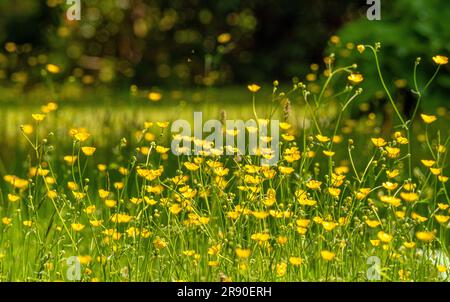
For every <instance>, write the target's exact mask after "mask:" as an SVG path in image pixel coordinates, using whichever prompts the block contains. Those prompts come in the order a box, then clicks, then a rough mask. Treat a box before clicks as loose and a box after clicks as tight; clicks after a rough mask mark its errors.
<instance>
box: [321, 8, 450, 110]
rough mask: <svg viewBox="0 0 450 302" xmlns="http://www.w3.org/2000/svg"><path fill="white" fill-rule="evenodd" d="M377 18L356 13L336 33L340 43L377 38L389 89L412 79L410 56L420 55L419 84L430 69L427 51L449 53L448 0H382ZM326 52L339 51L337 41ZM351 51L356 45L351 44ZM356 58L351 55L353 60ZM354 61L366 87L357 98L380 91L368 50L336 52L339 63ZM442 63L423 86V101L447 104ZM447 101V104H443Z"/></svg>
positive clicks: (448, 80) (447, 78) (448, 81)
mask: <svg viewBox="0 0 450 302" xmlns="http://www.w3.org/2000/svg"><path fill="white" fill-rule="evenodd" d="M381 17H382V20H381V21H368V20H367V19H365V18H362V19H361V20H359V21H354V22H351V23H348V24H346V25H345V26H343V27H342V28H341V29H340V30H339V31H338V35H339V36H340V37H341V41H342V42H341V43H343V44H345V43H347V42H352V43H355V44H359V43H363V44H372V45H374V44H375V43H376V42H381V45H382V48H381V64H382V66H381V69H382V70H383V73H384V76H385V79H386V80H387V81H388V83H389V88H390V89H391V91H394V90H397V94H396V95H397V98H400V97H401V96H400V95H399V94H398V90H399V89H400V90H402V89H403V90H410V89H413V88H414V85H413V69H414V63H415V61H416V58H418V57H421V59H422V60H421V64H420V65H419V67H418V72H417V76H418V82H419V87H423V86H424V85H425V83H426V82H427V81H428V80H429V79H430V77H431V76H432V75H433V73H434V72H435V70H436V64H434V63H433V61H432V57H433V56H435V55H437V54H442V55H447V56H448V54H449V53H450V31H448V28H449V27H450V5H449V2H448V0H414V1H409V0H396V1H382V16H381ZM327 51H328V52H336V55H337V56H339V55H341V54H343V53H342V52H341V51H340V50H339V47H336V46H331V47H329V49H328V50H327ZM353 51H354V52H356V49H354V50H353ZM355 60H356V61H355ZM354 62H356V63H358V69H359V70H360V71H361V72H362V73H363V74H364V76H365V78H366V79H373V80H371V81H365V82H364V84H363V85H362V86H363V87H364V89H365V90H366V92H368V93H365V94H363V95H362V97H361V99H362V100H368V98H370V97H373V96H374V95H375V96H377V95H378V96H380V97H383V96H382V95H383V93H382V87H381V85H380V82H379V81H376V79H378V75H377V70H376V66H375V64H374V61H373V55H372V54H371V53H370V51H368V50H366V52H364V53H363V54H362V55H351V56H346V55H345V53H344V56H340V64H343V65H346V64H352V63H354ZM448 71H449V67H448V65H446V66H443V68H442V69H441V72H440V75H439V77H438V78H437V79H436V81H435V82H434V83H433V87H432V89H429V90H428V92H427V94H428V95H427V97H426V100H425V102H424V105H426V106H428V107H430V106H431V107H435V106H438V105H447V98H448V93H449V91H450V90H449V89H450V73H449V72H448ZM447 106H448V105H447Z"/></svg>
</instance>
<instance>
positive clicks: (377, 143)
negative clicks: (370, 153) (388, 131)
mask: <svg viewBox="0 0 450 302" xmlns="http://www.w3.org/2000/svg"><path fill="white" fill-rule="evenodd" d="M371 140H372V143H373V144H374V145H375V146H376V147H384V146H386V144H387V142H386V141H385V140H384V138H381V137H378V138H372V139H371Z"/></svg>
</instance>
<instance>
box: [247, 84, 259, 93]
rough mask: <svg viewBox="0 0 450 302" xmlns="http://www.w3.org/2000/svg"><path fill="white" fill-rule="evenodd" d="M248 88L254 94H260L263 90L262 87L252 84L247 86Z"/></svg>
mask: <svg viewBox="0 0 450 302" xmlns="http://www.w3.org/2000/svg"><path fill="white" fill-rule="evenodd" d="M247 88H248V90H250V91H251V92H253V93H256V92H258V91H259V90H260V89H261V87H260V86H258V85H256V84H250V85H248V86H247Z"/></svg>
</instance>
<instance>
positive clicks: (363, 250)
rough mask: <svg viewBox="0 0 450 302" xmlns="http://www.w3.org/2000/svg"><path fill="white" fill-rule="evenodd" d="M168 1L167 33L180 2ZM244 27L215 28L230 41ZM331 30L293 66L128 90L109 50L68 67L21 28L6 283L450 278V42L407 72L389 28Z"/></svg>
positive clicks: (7, 158) (5, 232) (5, 211)
mask: <svg viewBox="0 0 450 302" xmlns="http://www.w3.org/2000/svg"><path fill="white" fill-rule="evenodd" d="M47 2H48V3H50V4H52V5H53V4H54V3H53V2H54V1H47ZM125 2H127V1H125ZM55 3H56V2H55ZM55 5H56V4H55ZM98 5H100V4H98ZM50 7H52V6H50ZM89 13H92V11H89ZM92 14H94V13H92ZM163 14H164V16H163V17H161V18H162V19H161V20H160V21H159V22H160V23H158V24H159V25H158V26H159V27H160V30H161V31H162V32H163V34H162V35H163V36H164V33H166V28H169V27H170V25H171V22H177V21H176V20H180V19H179V18H180V17H179V16H178V17H174V15H173V14H174V13H173V12H172V11H171V10H167V11H164V13H163ZM245 14H247V15H245ZM249 14H250V13H249V12H248V11H244V12H243V13H240V15H237V16H238V17H236V16H234V15H232V16H231V17H229V18H231V19H230V20H231V21H233V20H234V19H232V18H238V19H236V20H241V21H240V22H243V21H242V20H243V18H250V17H249ZM94 15H95V14H94ZM83 16H84V15H83V11H82V13H81V18H88V17H83ZM92 16H93V15H92ZM106 16H110V17H111V18H118V17H117V16H116V15H113V14H111V15H108V14H106ZM208 16H209V15H208V14H207V13H203V15H201V14H200V17H199V18H203V19H208ZM233 16H234V17H233ZM239 18H240V19H239ZM203 19H200V21H202V20H203ZM82 20H83V19H82ZM245 20H247V21H245V22H247V23H243V24H244V25H242V26H243V29H242V31H243V34H242V35H243V37H245V35H248V34H249V33H248V32H249V29H248V28H249V26H250V25H251V24H252V23H251V22H250V21H248V20H252V19H251V18H250V19H245ZM231 21H230V22H231ZM71 22H72V23H73V22H77V21H70V22H69V23H68V25H67V24H66V25H64V26H61V27H60V28H59V29H58V33H59V34H60V35H63V38H62V40H64V39H65V37H70V36H69V33H68V32H66V31H70V30H71V29H70V28H71V26H77V25H71ZM80 22H82V21H80ZM136 22H137V23H136ZM136 22H135V23H134V31H135V35H136V36H138V37H140V36H139V35H142V34H143V32H144V31H145V28H146V26H145V24H147V23H145V24H144V23H139V22H141V21H136ZM142 22H144V21H142ZM202 22H203V21H202ZM233 22H238V21H233ZM380 22H381V21H380ZM149 24H153V23H149ZM236 24H238V23H236ZM239 24H240V23H239ZM249 24H250V25H249ZM148 26H150V25H148ZM155 26H156V25H155ZM236 26H237V25H236ZM245 26H247V27H245ZM81 30H82V31H83V30H84V31H89V30H92V29H89V28H88V27H85V28H82V29H81ZM117 30H119V29H117ZM169 30H170V28H169V29H167V31H169ZM246 30H247V31H246ZM235 31H237V30H235ZM184 34H185V35H186V37H185V36H183V34H180V37H179V39H181V40H182V38H185V39H188V38H189V37H190V38H192V36H195V35H194V33H192V32H191V33H184ZM236 35H237V33H235V32H233V31H230V32H225V33H223V32H222V33H220V34H215V35H214V39H213V40H211V41H212V42H211V43H216V44H217V45H218V46H217V48H216V51H217V52H215V53H214V54H215V55H217V56H218V54H222V55H223V54H224V53H226V51H227V49H228V48H230V49H231V47H232V45H233V43H234V42H233V41H234V39H235V36H236ZM0 38H1V36H0ZM66 39H71V38H66ZM99 39H100V38H99ZM105 39H106V38H105ZM325 40H327V41H328V42H327V43H328V44H329V45H330V47H331V48H332V49H331V50H330V51H328V50H326V51H325V55H321V56H320V61H317V60H316V61H315V62H318V63H314V61H313V62H306V61H305V62H304V63H303V67H301V68H304V69H302V70H305V71H306V72H305V73H304V74H303V75H302V76H298V77H293V78H291V79H287V80H286V79H278V77H275V76H273V75H271V74H267V73H264V78H263V79H262V78H261V77H259V76H258V78H257V79H255V80H246V81H245V83H238V84H236V85H234V86H232V87H231V88H226V87H225V88H223V87H222V88H221V87H220V85H218V84H217V85H218V86H219V87H217V86H216V83H218V82H220V79H221V74H227V71H226V70H225V69H224V70H220V69H218V71H217V70H216V71H214V70H213V69H214V68H213V67H211V68H212V69H211V70H206V71H205V72H204V73H203V76H202V78H201V79H200V81H201V82H202V84H201V87H200V88H192V86H183V85H179V86H178V85H175V86H174V85H168V86H167V87H165V86H163V85H158V86H156V85H154V86H146V85H141V84H135V83H133V82H126V84H121V88H120V92H117V91H119V90H114V89H110V88H107V84H106V82H107V80H108V79H109V78H108V77H110V76H111V73H110V72H111V69H110V67H108V66H110V65H107V64H108V63H107V62H108V61H107V60H105V61H102V63H98V64H100V65H99V66H100V67H98V68H99V70H98V72H99V73H98V75H97V74H94V73H88V72H85V71H83V68H81V67H80V68H76V69H75V70H74V71H73V72H72V71H71V72H70V74H69V75H68V74H67V73H66V72H67V65H65V64H63V63H59V61H58V60H57V59H55V60H52V56H51V55H44V54H41V55H33V54H32V52H30V53H28V52H27V49H26V46H23V45H22V44H20V43H19V42H8V43H6V44H5V49H6V50H5V51H4V52H5V54H0V68H1V69H0V76H2V74H3V75H5V73H7V72H11V73H12V71H11V70H10V69H8V68H12V67H8V68H6V67H5V68H3V67H2V66H6V65H4V64H7V62H10V63H11V62H13V61H14V60H16V62H18V61H20V60H22V59H23V58H22V57H25V60H26V61H27V62H28V63H27V64H28V65H26V67H20V68H19V67H17V66H18V65H14V66H16V67H17V68H18V69H19V71H15V73H12V74H13V80H11V79H6V80H5V81H8V82H9V81H15V83H22V84H21V86H20V90H17V86H15V87H16V88H11V86H9V87H8V89H7V85H6V84H5V85H3V88H1V90H0V99H2V100H0V136H1V139H0V146H1V149H2V151H0V176H1V179H0V182H1V184H0V219H1V221H0V281H45V282H49V281H52V282H53V281H72V282H73V281H79V282H96V281H97V282H98V281H99V282H111V281H112V282H130V281H131V282H135V281H163V282H166V281H167V282H172V281H189V282H190V281H221V282H226V281H258V282H259V281H270V282H286V281H288V282H290V281H383V282H385V281H388V282H389V281H393V282H394V281H449V278H450V276H449V272H448V270H449V266H450V254H449V250H450V236H449V233H448V229H449V228H450V197H449V185H448V184H449V182H448V175H449V172H450V170H449V160H448V149H449V142H450V131H449V127H448V125H449V123H450V113H449V111H448V109H449V108H448V101H447V100H445V102H443V103H439V104H438V105H436V106H430V105H429V104H430V103H431V102H432V101H433V98H434V95H433V91H435V90H439V89H440V88H439V87H441V86H440V85H441V84H440V83H444V82H445V81H444V80H442V79H445V77H446V76H448V72H449V69H448V66H449V65H448V57H447V56H448V51H447V52H445V51H442V52H429V53H428V54H427V55H426V56H424V55H423V56H421V57H415V56H411V57H409V61H408V62H403V63H405V64H407V66H409V67H410V68H409V69H407V70H404V73H403V74H396V75H395V76H392V74H391V72H392V71H393V70H395V69H394V68H392V69H390V68H389V66H387V65H386V64H384V63H385V62H386V60H388V59H389V57H390V56H391V49H390V48H389V49H387V48H385V47H384V42H383V40H380V42H376V43H369V42H366V41H362V40H353V41H346V40H344V37H340V36H338V35H332V36H331V39H330V38H329V37H327V38H326V39H325ZM98 41H100V42H101V41H103V40H101V39H100V40H98ZM160 41H161V43H163V40H162V38H160ZM86 43H87V48H86V49H91V48H95V47H96V44H95V43H91V44H89V43H88V42H86ZM101 43H107V42H106V40H105V41H104V42H101ZM180 43H181V44H182V43H184V40H182V41H181V42H180ZM236 43H237V42H236ZM398 43H399V45H398V47H401V45H400V44H401V41H398ZM205 45H207V46H208V45H209V44H208V43H206V44H205ZM207 46H205V47H207ZM70 47H72V48H70ZM74 47H75V46H69V47H68V53H69V55H73V56H75V55H74V53H76V50H75V48H74ZM89 47H91V48H89ZM244 55H245V53H244ZM159 56H162V55H161V54H159ZM190 56H192V57H194V56H195V54H193V52H191V53H190V55H189V56H188V57H187V58H183V60H184V61H186V60H193V59H191V57H190ZM99 57H100V55H99ZM164 58H166V57H164ZM211 58H212V57H211ZM216 59H217V57H214V58H212V59H211V62H216V61H214V60H216ZM95 60H96V59H95V58H94V57H93V56H91V57H85V58H84V57H81V59H80V61H79V62H81V63H79V64H81V65H83V64H84V65H83V66H84V68H85V69H89V68H88V67H86V66H88V65H89V64H92V65H94V66H96V65H95V64H97V62H96V61H95ZM207 60H208V59H206V62H207V63H206V65H208V64H209V63H208V62H209V61H207ZM361 60H363V62H364V63H363V68H361V66H360V64H359V63H357V62H361ZM5 62H6V63H5ZM186 62H187V61H186ZM189 62H190V61H189ZM285 63H287V64H289V62H285ZM2 64H3V65H2ZM11 64H12V63H11ZM17 64H19V63H17ZM105 64H106V65H105ZM117 64H119V66H120V68H118V70H121V71H123V72H124V73H125V74H127V72H128V73H130V74H131V71H130V70H128V69H129V68H130V67H129V65H127V64H126V63H124V62H121V63H120V62H119V63H117ZM142 64H144V63H142ZM164 64H165V63H164ZM164 64H163V65H164ZM186 64H188V63H186ZM163 65H161V66H162V67H161V66H159V67H156V69H157V70H158V73H159V75H160V76H162V77H163V78H164V75H165V74H166V73H168V71H167V68H169V67H167V66H168V65H164V66H165V67H164V66H163ZM210 65H211V66H214V64H213V63H211V64H210ZM8 66H9V65H8ZM11 66H12V65H11ZM24 66H25V65H24ZM65 66H66V67H65ZM143 66H144V67H145V68H148V69H151V68H153V67H151V66H150V65H148V66H146V65H145V64H144V65H143ZM180 66H181V65H180ZM208 66H209V65H208ZM24 68H25V69H24ZM95 68H96V67H95ZM95 68H92V70H94V69H95ZM177 68H178V69H177ZM367 68H371V69H370V70H373V71H374V72H367V73H366V72H364V70H367ZM20 70H21V71H20ZM24 70H26V72H24ZM127 70H128V71H127ZM174 70H175V71H174V72H176V73H177V74H183V72H184V68H183V67H176V68H175V69H174ZM395 71H396V70H395ZM97 76H98V77H99V78H97ZM30 82H33V83H34V85H37V86H36V87H38V88H37V89H31V88H30V89H29V90H28V92H27V85H31V84H29V83H30ZM365 83H371V85H372V86H371V87H376V88H375V90H371V89H366V87H365V86H364V85H365ZM17 85H18V84H17ZM15 89H16V90H15ZM18 91H19V92H18ZM402 91H403V92H405V91H406V93H407V96H408V97H409V103H410V104H412V105H411V106H410V108H409V109H408V108H407V103H406V102H405V101H404V100H402V95H401V92H402ZM444 91H445V89H444ZM446 92H447V97H448V90H446ZM380 96H381V97H380ZM381 99H383V101H382V100H381ZM374 100H375V101H374ZM381 102H384V106H382V107H377V106H378V105H377V104H380V103H381Z"/></svg>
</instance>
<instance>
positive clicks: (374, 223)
mask: <svg viewBox="0 0 450 302" xmlns="http://www.w3.org/2000/svg"><path fill="white" fill-rule="evenodd" d="M365 223H366V224H367V225H368V226H369V227H371V228H376V227H377V226H379V225H380V224H381V222H379V221H378V220H369V219H367V220H366V221H365Z"/></svg>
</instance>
